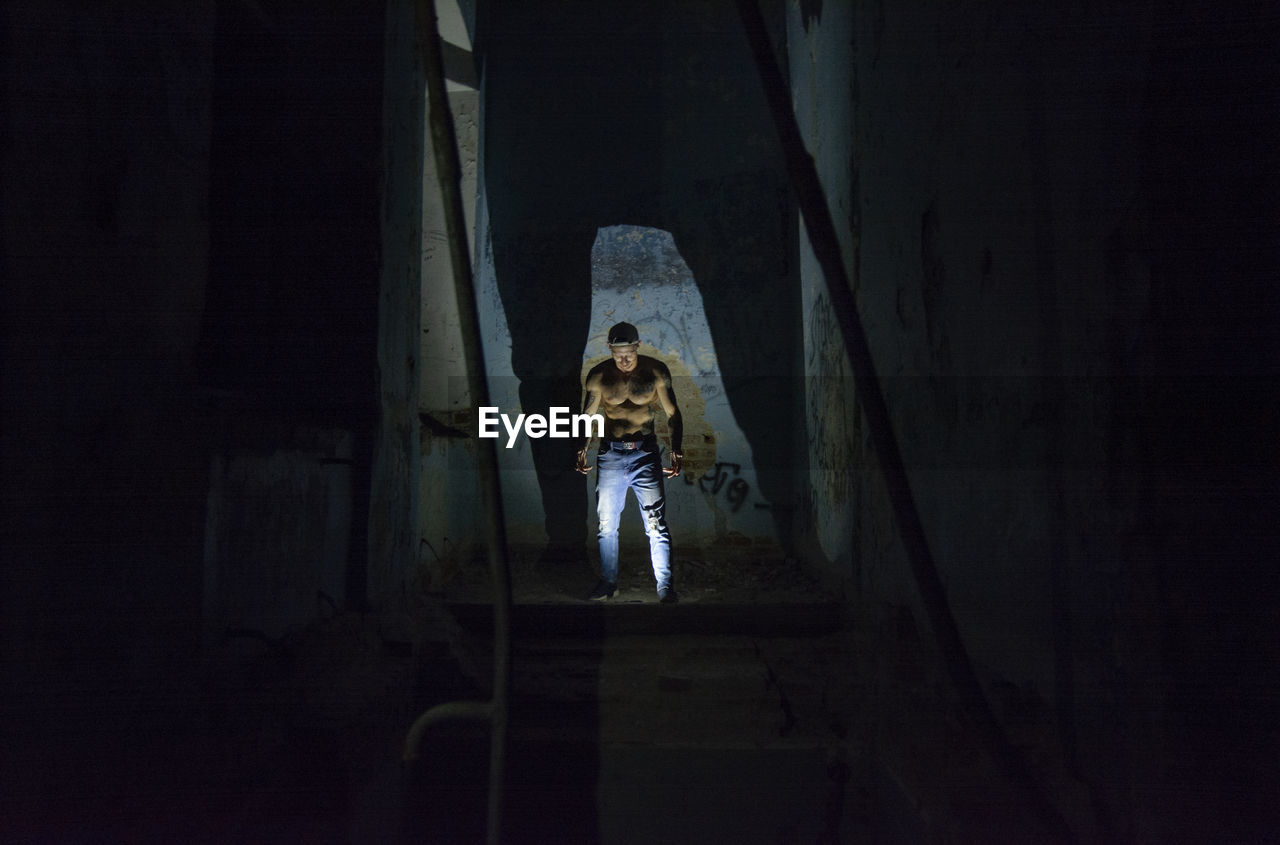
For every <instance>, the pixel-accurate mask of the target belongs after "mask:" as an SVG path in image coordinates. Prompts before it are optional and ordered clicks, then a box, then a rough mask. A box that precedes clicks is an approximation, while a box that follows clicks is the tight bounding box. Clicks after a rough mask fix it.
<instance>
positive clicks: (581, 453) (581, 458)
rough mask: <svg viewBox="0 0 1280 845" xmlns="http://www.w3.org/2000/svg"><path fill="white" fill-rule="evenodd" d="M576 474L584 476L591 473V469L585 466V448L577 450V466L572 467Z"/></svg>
mask: <svg viewBox="0 0 1280 845" xmlns="http://www.w3.org/2000/svg"><path fill="white" fill-rule="evenodd" d="M574 469H576V470H577V471H578V472H580V473H582V474H583V475H586V474H587V473H589V472H591V467H590V466H588V465H587V447H586V446H583V447H582V448H581V449H579V450H578V465H577V466H576V467H574Z"/></svg>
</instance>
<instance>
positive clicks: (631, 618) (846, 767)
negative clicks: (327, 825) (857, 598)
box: [406, 601, 914, 843]
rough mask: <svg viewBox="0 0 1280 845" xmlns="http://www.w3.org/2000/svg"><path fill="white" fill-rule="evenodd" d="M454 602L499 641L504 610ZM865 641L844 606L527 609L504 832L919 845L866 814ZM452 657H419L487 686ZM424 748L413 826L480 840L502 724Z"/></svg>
mask: <svg viewBox="0 0 1280 845" xmlns="http://www.w3.org/2000/svg"><path fill="white" fill-rule="evenodd" d="M451 610H452V611H453V613H454V615H455V617H456V618H457V620H458V622H459V623H460V624H461V625H462V627H463V629H464V630H466V631H467V632H468V634H469V636H472V637H474V638H475V640H474V641H473V643H472V645H474V646H475V647H476V649H477V653H487V652H486V649H487V647H488V646H489V643H488V642H487V640H486V637H487V632H488V630H489V629H490V628H491V608H490V607H489V606H487V605H484V604H475V603H456V604H453V605H452V606H451ZM851 642H852V635H851V634H850V633H849V632H848V631H846V630H845V629H844V627H843V626H842V620H841V609H840V606H839V605H838V604H837V603H835V602H830V601H812V602H789V603H778V604H714V603H705V604H693V603H685V604H679V605H673V606H670V605H657V604H654V603H651V602H645V603H641V602H633V603H626V602H611V603H605V604H592V603H587V602H578V603H557V604H517V605H516V606H515V608H514V617H513V672H514V675H513V698H512V704H511V726H510V732H509V754H508V760H507V776H506V784H507V786H506V800H505V812H504V818H503V832H504V836H503V841H507V842H566V843H567V842H575V843H576V842H605V843H652V842H662V843H681V842H690V843H693V842H698V843H705V842H734V843H755V842H759V843H781V842H854V841H877V842H895V841H911V840H912V839H913V838H914V837H913V836H912V835H911V833H912V824H911V821H910V819H909V818H908V815H909V814H907V813H906V812H905V811H903V812H901V813H899V812H897V811H890V812H885V808H884V807H883V806H881V807H879V809H878V810H877V811H876V812H875V813H870V812H868V807H867V797H866V796H868V795H871V794H873V793H876V792H884V791H885V790H884V788H883V785H881V784H878V783H877V778H876V777H874V776H873V774H872V773H871V772H870V771H869V770H867V771H863V769H866V767H867V764H866V763H865V759H866V755H864V754H863V753H861V752H860V750H859V749H857V748H855V747H853V745H854V743H855V741H856V740H855V737H856V736H857V735H858V732H857V730H856V729H855V726H854V725H852V724H851V720H853V719H856V718H857V714H856V713H855V712H853V711H855V710H856V709H857V708H856V707H855V706H854V702H855V701H856V700H857V695H856V693H857V685H858V684H857V680H856V679H855V678H854V677H852V674H853V673H852V665H853V663H852V659H851V657H850V655H849V649H850V648H851ZM446 651H447V650H446V649H437V650H436V652H435V657H434V658H433V659H427V660H424V661H422V662H421V664H420V674H429V675H433V676H434V678H435V682H434V684H433V688H434V689H435V690H436V691H437V693H436V694H437V695H438V694H439V693H438V691H439V689H440V688H441V686H442V684H441V680H442V679H444V680H447V679H449V678H450V677H453V678H454V679H455V680H457V681H458V682H457V683H455V684H454V685H453V687H454V690H453V691H455V692H458V693H466V695H465V696H464V697H471V698H484V697H485V695H484V693H482V692H481V691H479V690H478V689H476V688H474V687H473V688H471V689H470V690H467V689H465V687H466V683H465V682H463V681H461V680H460V676H459V674H458V670H457V667H456V664H454V665H452V666H451V665H450V661H451V660H452V658H451V656H450V655H449V654H447V653H445V652H446ZM450 673H453V674H452V676H451V675H450ZM473 674H475V675H476V676H477V677H483V674H482V672H475V673H473ZM429 703H434V701H432V702H429ZM422 750H423V755H422V759H421V761H420V762H419V763H418V764H417V765H416V768H415V771H414V774H413V779H412V780H413V783H412V786H411V794H412V798H411V800H410V804H411V806H412V810H411V812H410V813H409V817H408V819H407V823H406V833H407V838H411V839H414V840H416V841H432V842H468V843H469V842H480V841H483V839H484V817H485V795H486V778H487V759H488V727H487V725H485V724H467V723H452V724H446V725H442V726H438V727H436V728H433V729H432V732H431V733H430V734H429V735H428V737H427V738H426V740H425V741H424V745H423V749H422ZM877 803H878V804H884V803H885V801H883V800H879V801H878V802H877ZM890 803H892V802H890ZM895 817H896V818H895ZM868 837H869V838H868Z"/></svg>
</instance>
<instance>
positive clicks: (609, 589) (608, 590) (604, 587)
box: [587, 578, 618, 601]
mask: <svg viewBox="0 0 1280 845" xmlns="http://www.w3.org/2000/svg"><path fill="white" fill-rule="evenodd" d="M616 592H618V585H617V584H614V583H612V582H610V581H606V580H604V579H603V578H602V579H600V582H599V583H598V584H596V588H595V589H594V590H592V591H591V595H589V596H587V598H588V599H590V600H591V601H605V600H606V599H611V598H613V595H614V593H616Z"/></svg>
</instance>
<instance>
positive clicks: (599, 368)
mask: <svg viewBox="0 0 1280 845" xmlns="http://www.w3.org/2000/svg"><path fill="white" fill-rule="evenodd" d="M612 366H613V359H612V358H606V359H604V360H603V361H601V362H600V363H599V364H596V365H595V366H594V367H592V368H591V369H589V370H587V378H586V381H588V382H590V381H591V380H592V379H596V380H599V379H600V378H601V377H602V376H603V375H604V374H605V373H606V372H608V371H609V369H610V368H611V367H612Z"/></svg>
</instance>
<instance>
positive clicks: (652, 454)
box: [596, 437, 671, 591]
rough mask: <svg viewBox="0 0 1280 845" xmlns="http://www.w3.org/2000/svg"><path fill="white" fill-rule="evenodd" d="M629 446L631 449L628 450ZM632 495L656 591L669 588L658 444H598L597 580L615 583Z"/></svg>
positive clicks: (668, 534)
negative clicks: (637, 505)
mask: <svg viewBox="0 0 1280 845" xmlns="http://www.w3.org/2000/svg"><path fill="white" fill-rule="evenodd" d="M628 445H629V444H628ZM629 489H630V490H634V491H635V493H636V501H638V502H639V503H640V512H641V514H642V515H643V516H644V528H645V533H646V534H648V535H649V557H650V558H651V559H652V561H653V577H654V578H655V579H656V580H657V582H658V590H659V591H661V590H664V589H666V588H667V587H669V586H671V532H670V531H669V530H667V498H666V494H665V492H664V491H663V486H662V458H661V457H660V456H659V454H658V442H657V439H656V438H652V437H651V438H647V439H645V440H643V441H641V442H640V443H639V444H638V446H637V448H635V449H627V448H626V447H625V446H624V445H621V444H617V443H610V442H609V441H607V440H602V441H601V442H600V450H599V454H598V455H597V457H596V514H597V515H598V516H599V517H600V535H599V536H600V577H601V578H603V579H604V580H605V581H608V582H609V583H611V584H616V583H618V523H619V520H620V518H621V516H622V508H623V506H624V505H626V503H627V490H629Z"/></svg>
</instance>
